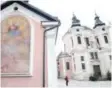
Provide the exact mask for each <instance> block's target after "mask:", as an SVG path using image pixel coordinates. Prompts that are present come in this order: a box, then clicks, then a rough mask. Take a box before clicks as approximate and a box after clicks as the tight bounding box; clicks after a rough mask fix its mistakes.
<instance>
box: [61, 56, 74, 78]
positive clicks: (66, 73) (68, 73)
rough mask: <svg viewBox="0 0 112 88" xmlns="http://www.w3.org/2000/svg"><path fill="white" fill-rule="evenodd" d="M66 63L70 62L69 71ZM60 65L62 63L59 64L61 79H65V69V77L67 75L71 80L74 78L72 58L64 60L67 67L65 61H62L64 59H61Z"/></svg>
mask: <svg viewBox="0 0 112 88" xmlns="http://www.w3.org/2000/svg"><path fill="white" fill-rule="evenodd" d="M66 62H69V65H70V69H69V70H66ZM59 63H60V64H59V70H60V74H61V77H64V69H65V75H67V76H68V77H69V78H72V73H73V72H72V71H73V69H74V68H73V67H72V60H71V58H69V57H65V58H64V64H65V65H63V60H62V58H60V60H59ZM64 66H65V67H64Z"/></svg>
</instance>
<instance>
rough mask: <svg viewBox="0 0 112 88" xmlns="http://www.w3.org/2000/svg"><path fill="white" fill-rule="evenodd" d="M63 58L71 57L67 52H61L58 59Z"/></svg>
mask: <svg viewBox="0 0 112 88" xmlns="http://www.w3.org/2000/svg"><path fill="white" fill-rule="evenodd" d="M63 57H71V56H70V55H69V54H68V53H67V52H60V54H59V55H58V59H59V58H63Z"/></svg>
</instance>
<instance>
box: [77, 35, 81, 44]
mask: <svg viewBox="0 0 112 88" xmlns="http://www.w3.org/2000/svg"><path fill="white" fill-rule="evenodd" d="M77 40H78V44H81V37H80V36H78V37H77Z"/></svg>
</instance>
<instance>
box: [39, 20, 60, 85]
mask: <svg viewBox="0 0 112 88" xmlns="http://www.w3.org/2000/svg"><path fill="white" fill-rule="evenodd" d="M46 22H50V21H41V25H42V27H43V28H44V29H45V30H44V35H43V63H42V64H43V70H42V73H43V80H42V84H43V87H46V85H45V83H46V80H45V77H46V74H45V65H46V64H45V54H46V53H45V51H46V47H45V43H46V42H45V40H46V39H45V37H46V32H48V31H50V30H53V29H54V28H56V27H57V33H58V28H59V26H60V24H61V23H60V21H57V22H58V24H57V25H55V26H53V27H50V28H48V29H46V27H44V26H43V23H46ZM57 33H56V39H57ZM56 39H55V43H56Z"/></svg>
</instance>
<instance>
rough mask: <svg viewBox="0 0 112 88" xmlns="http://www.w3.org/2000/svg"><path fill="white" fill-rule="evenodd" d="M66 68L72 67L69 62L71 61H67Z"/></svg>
mask: <svg viewBox="0 0 112 88" xmlns="http://www.w3.org/2000/svg"><path fill="white" fill-rule="evenodd" d="M66 69H67V70H69V69H70V64H69V62H66Z"/></svg>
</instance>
